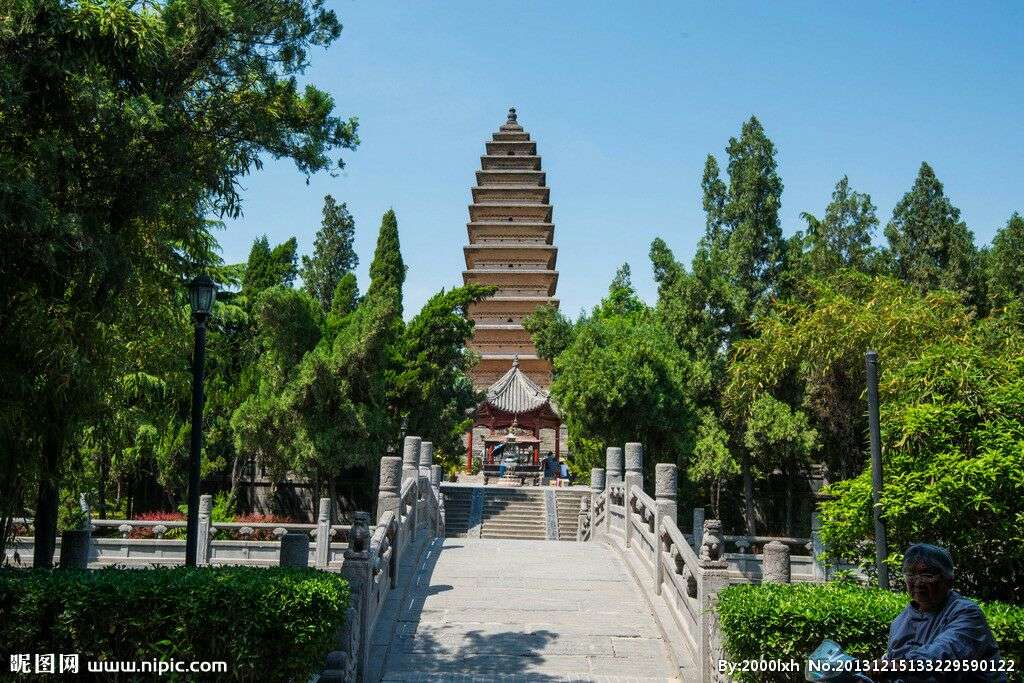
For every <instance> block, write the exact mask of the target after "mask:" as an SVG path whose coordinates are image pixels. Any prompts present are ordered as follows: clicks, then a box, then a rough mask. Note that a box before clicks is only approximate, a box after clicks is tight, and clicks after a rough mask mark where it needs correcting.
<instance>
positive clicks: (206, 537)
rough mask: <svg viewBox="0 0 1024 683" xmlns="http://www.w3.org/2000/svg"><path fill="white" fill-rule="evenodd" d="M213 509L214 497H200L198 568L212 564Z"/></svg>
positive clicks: (197, 543) (197, 546) (205, 495)
mask: <svg viewBox="0 0 1024 683" xmlns="http://www.w3.org/2000/svg"><path fill="white" fill-rule="evenodd" d="M212 509H213V496H211V495H210V494H208V493H207V494H203V495H201V496H199V527H198V529H197V530H196V566H197V567H205V566H206V565H208V564H210V526H211V525H210V513H211V510H212Z"/></svg>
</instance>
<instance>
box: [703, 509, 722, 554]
mask: <svg viewBox="0 0 1024 683" xmlns="http://www.w3.org/2000/svg"><path fill="white" fill-rule="evenodd" d="M724 552H725V537H724V536H722V522H721V520H718V519H705V520H704V538H703V539H702V541H701V544H700V559H701V560H702V561H705V562H718V561H720V560H721V559H722V555H723V554H724Z"/></svg>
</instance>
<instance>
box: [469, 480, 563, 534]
mask: <svg viewBox="0 0 1024 683" xmlns="http://www.w3.org/2000/svg"><path fill="white" fill-rule="evenodd" d="M546 518H547V516H546V514H545V512H544V493H543V492H542V491H522V490H518V489H486V490H485V492H484V514H483V525H482V526H481V527H480V538H520V539H528V540H540V541H543V540H544V539H545V538H546V537H547V534H546V533H545V529H546V526H547V524H546Z"/></svg>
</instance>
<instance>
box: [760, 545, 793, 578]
mask: <svg viewBox="0 0 1024 683" xmlns="http://www.w3.org/2000/svg"><path fill="white" fill-rule="evenodd" d="M790 578H791V573H790V567H789V546H788V545H786V544H785V543H781V542H779V541H770V542H768V543H766V544H765V546H764V548H763V549H762V551H761V582H762V583H789V582H790Z"/></svg>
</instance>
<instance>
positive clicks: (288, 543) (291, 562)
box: [279, 534, 319, 567]
mask: <svg viewBox="0 0 1024 683" xmlns="http://www.w3.org/2000/svg"><path fill="white" fill-rule="evenodd" d="M317 545H319V542H318V543H317ZM279 557H280V563H281V566H282V567H308V566H309V536H307V535H306V534H285V535H284V536H282V537H281V553H280V556H279Z"/></svg>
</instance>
